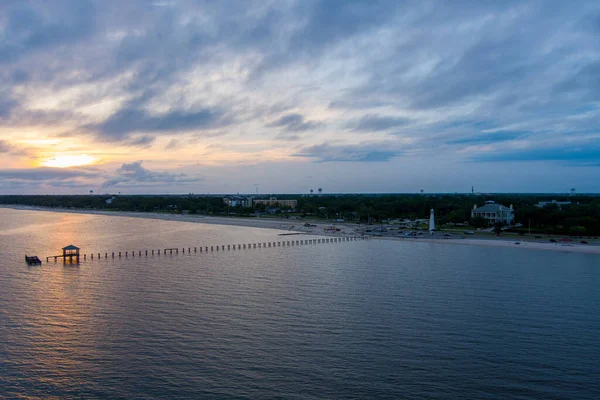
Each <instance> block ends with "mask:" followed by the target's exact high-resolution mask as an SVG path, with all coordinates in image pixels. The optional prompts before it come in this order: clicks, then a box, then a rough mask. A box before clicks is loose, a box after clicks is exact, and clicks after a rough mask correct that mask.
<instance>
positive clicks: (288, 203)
mask: <svg viewBox="0 0 600 400" xmlns="http://www.w3.org/2000/svg"><path fill="white" fill-rule="evenodd" d="M258 204H264V205H266V206H267V207H290V208H296V205H297V204H298V200H277V197H271V198H269V199H255V200H254V206H257V205H258Z"/></svg>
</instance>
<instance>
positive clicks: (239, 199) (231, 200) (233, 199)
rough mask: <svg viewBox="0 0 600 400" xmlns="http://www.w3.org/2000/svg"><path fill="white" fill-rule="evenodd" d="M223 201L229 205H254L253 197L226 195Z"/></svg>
mask: <svg viewBox="0 0 600 400" xmlns="http://www.w3.org/2000/svg"><path fill="white" fill-rule="evenodd" d="M223 203H225V205H227V206H229V207H237V206H240V207H252V197H244V196H226V197H223Z"/></svg>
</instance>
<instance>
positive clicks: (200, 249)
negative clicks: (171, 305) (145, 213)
mask: <svg viewBox="0 0 600 400" xmlns="http://www.w3.org/2000/svg"><path fill="white" fill-rule="evenodd" d="M365 239H367V237H366V236H361V237H357V236H349V237H334V238H323V239H304V240H285V241H277V242H259V243H242V244H228V245H224V244H222V245H216V246H215V245H213V246H196V247H187V248H186V247H181V248H179V247H173V248H165V249H162V250H161V249H147V250H134V251H119V252H114V251H113V252H110V253H109V252H104V253H90V254H89V255H88V254H83V259H84V260H94V259H97V260H101V259H109V258H130V257H131V258H135V257H136V256H137V257H148V256H154V255H159V256H160V255H167V254H169V255H171V254H179V251H180V250H181V253H183V254H185V253H186V251H187V253H188V254H191V253H210V252H215V251H233V250H246V249H264V248H273V247H291V246H304V245H314V244H324V243H340V242H353V241H357V240H365ZM55 261H56V260H55Z"/></svg>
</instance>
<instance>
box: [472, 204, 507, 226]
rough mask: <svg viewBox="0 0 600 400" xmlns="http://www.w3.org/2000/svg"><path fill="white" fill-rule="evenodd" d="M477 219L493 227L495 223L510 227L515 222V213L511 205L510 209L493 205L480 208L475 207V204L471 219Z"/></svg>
mask: <svg viewBox="0 0 600 400" xmlns="http://www.w3.org/2000/svg"><path fill="white" fill-rule="evenodd" d="M477 217H481V218H485V219H486V220H487V221H488V223H489V224H490V225H494V224H496V223H497V222H502V223H505V224H506V225H512V224H514V222H515V211H514V209H513V206H512V204H511V205H510V207H505V206H503V205H501V204H495V203H488V204H486V205H484V206H482V207H477V204H475V205H474V206H473V211H471V218H477Z"/></svg>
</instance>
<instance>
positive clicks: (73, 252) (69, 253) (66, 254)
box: [63, 244, 79, 262]
mask: <svg viewBox="0 0 600 400" xmlns="http://www.w3.org/2000/svg"><path fill="white" fill-rule="evenodd" d="M67 258H68V259H69V261H70V262H73V258H75V261H76V262H79V247H77V246H73V245H72V244H70V245H68V246H67V247H63V260H65V261H66V260H67Z"/></svg>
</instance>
